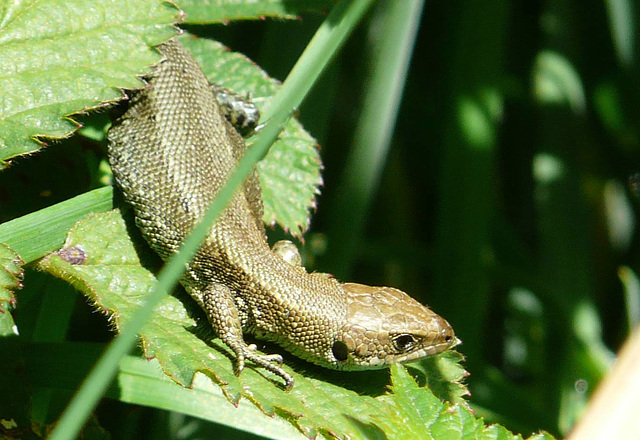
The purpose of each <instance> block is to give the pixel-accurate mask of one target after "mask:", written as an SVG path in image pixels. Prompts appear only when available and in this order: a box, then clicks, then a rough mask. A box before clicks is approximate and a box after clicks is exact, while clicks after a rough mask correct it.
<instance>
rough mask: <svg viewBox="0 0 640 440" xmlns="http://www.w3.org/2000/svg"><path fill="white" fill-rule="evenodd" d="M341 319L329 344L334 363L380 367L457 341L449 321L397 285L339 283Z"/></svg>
mask: <svg viewBox="0 0 640 440" xmlns="http://www.w3.org/2000/svg"><path fill="white" fill-rule="evenodd" d="M342 287H343V289H344V291H345V293H346V294H347V298H348V309H347V320H346V324H345V325H344V326H343V327H342V329H341V332H340V334H339V336H338V338H337V339H336V341H335V342H334V343H333V346H332V354H333V357H334V358H335V361H336V364H337V365H336V367H337V368H340V369H346V370H356V369H374V368H382V367H384V366H387V365H389V364H393V363H397V362H408V361H413V360H416V359H420V358H423V357H425V356H429V355H432V354H437V353H440V352H442V351H444V350H446V349H448V348H450V347H453V346H455V345H457V344H459V343H460V341H459V340H458V338H456V337H455V335H454V333H453V329H452V328H451V325H449V323H448V322H447V321H445V320H444V319H443V318H442V317H440V316H439V315H437V314H435V313H434V312H432V311H431V310H430V309H428V308H427V307H425V306H423V305H422V304H420V303H419V302H418V301H416V300H414V299H413V298H411V297H410V296H409V295H407V294H406V293H404V292H402V291H401V290H398V289H394V288H391V287H371V286H365V285H363V284H356V283H344V284H342Z"/></svg>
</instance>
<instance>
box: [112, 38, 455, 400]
mask: <svg viewBox="0 0 640 440" xmlns="http://www.w3.org/2000/svg"><path fill="white" fill-rule="evenodd" d="M159 50H160V51H161V52H162V54H163V55H164V59H163V61H161V62H160V63H159V64H158V65H157V66H155V68H154V70H153V73H152V74H151V75H150V77H149V78H148V82H149V86H148V87H146V88H144V89H142V90H139V91H136V92H133V93H132V94H131V100H130V104H129V107H128V110H127V111H126V113H125V114H124V115H123V116H122V117H120V118H119V119H118V120H117V121H115V123H114V125H113V127H112V128H111V129H110V131H109V134H108V138H109V160H110V163H111V167H112V169H113V172H114V175H115V178H116V182H117V184H118V185H119V187H120V189H121V190H122V192H123V194H124V196H125V199H126V200H127V201H128V202H129V203H130V204H131V205H132V206H133V209H134V213H135V219H136V224H137V225H138V227H139V228H140V230H141V231H142V234H143V236H144V237H145V239H146V240H147V242H148V243H149V245H150V246H151V248H153V249H154V250H155V251H156V252H157V253H158V254H159V255H160V256H161V257H162V258H163V259H167V258H169V257H170V256H171V255H172V254H174V253H176V252H177V250H178V248H179V246H180V244H181V243H182V241H183V240H184V239H185V238H186V237H187V235H188V234H189V232H190V231H191V230H192V229H193V227H194V225H195V224H196V223H197V222H198V221H199V220H200V219H201V218H202V217H203V215H204V212H205V210H206V209H207V207H208V205H209V204H210V203H211V201H212V200H213V199H214V198H215V197H216V195H217V194H218V192H219V191H220V189H221V188H222V187H223V185H224V183H225V181H226V179H227V176H228V175H229V174H230V172H231V170H232V169H233V168H234V167H235V165H236V164H237V162H238V159H239V158H240V157H241V156H242V154H243V153H244V150H245V143H244V140H243V138H242V137H241V136H240V135H239V134H238V132H237V131H236V130H235V129H234V128H233V126H232V125H231V124H230V123H229V122H228V121H227V120H226V119H225V118H224V116H223V115H222V113H221V110H220V107H219V104H218V102H217V101H216V98H215V94H214V91H213V90H212V88H211V86H210V84H209V83H208V81H207V79H206V78H205V76H204V74H203V73H202V71H201V70H200V68H199V66H198V65H197V63H196V62H195V60H194V59H193V57H192V56H191V54H190V53H189V52H188V51H187V50H186V49H185V48H184V47H183V46H182V45H181V44H180V43H179V42H178V41H177V40H176V39H172V40H170V41H168V42H167V43H165V44H163V45H161V46H159ZM181 283H182V285H183V286H184V287H185V289H186V290H187V292H189V294H190V295H191V296H192V297H193V298H194V299H195V300H196V301H197V302H198V304H199V305H200V307H202V308H203V309H204V310H205V312H206V314H207V317H208V319H209V321H210V323H211V325H212V326H213V328H214V330H215V331H216V332H217V334H218V335H219V337H220V338H221V339H222V341H223V342H224V343H225V344H227V345H228V346H229V347H230V348H231V350H233V352H234V353H235V355H236V371H237V372H238V373H239V372H240V371H241V370H242V369H243V367H244V363H245V361H247V360H248V361H251V362H253V363H255V364H257V365H259V366H261V367H263V368H266V369H267V370H269V371H272V372H273V373H275V374H277V375H278V376H280V377H281V378H282V379H283V380H284V381H285V386H286V387H287V388H290V387H291V386H293V378H292V377H291V375H290V374H289V373H287V372H286V371H285V370H284V369H283V368H282V365H281V363H282V357H281V356H280V355H264V354H261V353H258V352H257V351H256V350H255V348H254V347H252V346H250V345H248V344H247V343H246V342H245V341H244V338H243V332H249V333H252V334H254V335H256V336H257V337H259V338H263V339H268V340H271V341H275V342H277V343H278V344H280V345H281V346H283V347H284V348H285V349H287V350H289V351H290V352H292V353H293V354H295V355H296V356H299V357H301V358H303V359H307V360H309V361H311V362H314V363H316V364H319V365H322V366H325V367H329V368H336V369H344V370H355V369H368V368H379V367H382V366H385V365H388V364H390V363H393V362H404V361H410V360H414V359H418V358H421V357H423V356H427V355H431V354H435V353H439V352H441V351H443V350H446V349H447V348H449V347H451V346H453V345H455V344H456V343H457V342H458V341H457V339H456V338H455V336H454V334H453V330H452V329H451V326H450V325H449V324H448V323H447V322H446V321H445V320H444V319H443V318H441V317H440V316H438V315H437V314H435V313H433V312H432V311H431V310H429V309H428V308H426V307H424V306H423V305H421V304H420V303H418V302H417V301H415V300H413V299H412V298H411V297H409V296H408V295H406V294H405V293H403V292H401V291H399V290H397V289H393V288H389V287H370V286H364V285H361V284H353V283H345V284H341V283H339V282H338V281H336V280H335V279H332V278H329V277H326V276H323V275H320V274H310V273H307V272H306V270H305V269H304V268H303V267H302V266H299V265H296V264H290V263H288V262H286V261H285V259H283V258H282V257H281V256H280V255H279V254H278V253H276V252H273V251H272V250H271V249H269V247H268V244H267V241H266V236H265V232H264V226H263V224H262V200H261V191H260V186H259V182H258V179H257V176H256V174H255V172H254V174H253V175H252V176H251V177H250V178H249V179H248V180H247V182H246V183H245V185H244V187H243V188H242V190H239V191H237V193H236V194H235V195H234V197H233V199H232V200H231V202H230V203H229V205H228V206H227V207H226V209H225V210H224V211H223V213H222V214H221V216H220V217H219V218H218V220H217V221H216V223H215V224H214V225H213V226H212V227H211V230H210V232H209V235H208V237H207V238H206V239H205V241H204V243H203V244H202V246H201V248H200V249H199V251H198V252H197V254H196V256H195V257H194V259H193V261H192V262H191V263H190V264H189V267H188V269H187V271H186V273H185V274H184V276H183V278H182V280H181Z"/></svg>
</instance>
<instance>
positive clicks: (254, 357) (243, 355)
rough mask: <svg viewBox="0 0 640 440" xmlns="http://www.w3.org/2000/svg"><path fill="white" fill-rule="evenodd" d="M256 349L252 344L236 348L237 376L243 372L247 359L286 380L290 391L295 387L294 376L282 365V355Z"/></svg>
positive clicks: (286, 385) (286, 388)
mask: <svg viewBox="0 0 640 440" xmlns="http://www.w3.org/2000/svg"><path fill="white" fill-rule="evenodd" d="M256 349H257V347H256V345H255V344H251V345H245V346H244V347H238V349H237V350H234V351H235V354H236V368H235V373H236V376H237V375H239V374H240V373H241V372H242V370H243V369H244V366H245V360H248V361H250V362H253V363H254V364H256V365H258V366H259V367H262V368H264V369H265V370H269V371H271V372H272V373H274V374H276V375H278V376H280V377H281V378H282V379H283V380H284V383H285V386H284V387H285V390H287V391H289V390H290V389H291V388H292V387H293V377H292V376H291V375H290V374H289V373H287V372H286V371H284V369H283V368H282V367H281V365H282V363H283V359H282V356H281V355H279V354H261V353H258V352H257V351H256Z"/></svg>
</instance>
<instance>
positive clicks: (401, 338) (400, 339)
mask: <svg viewBox="0 0 640 440" xmlns="http://www.w3.org/2000/svg"><path fill="white" fill-rule="evenodd" d="M415 344H416V339H415V338H414V337H413V336H412V335H408V334H406V333H405V334H402V335H398V336H395V337H394V338H393V346H394V347H395V349H396V350H398V351H399V352H400V353H405V352H407V351H410V350H411V349H412V348H413V347H414V346H415Z"/></svg>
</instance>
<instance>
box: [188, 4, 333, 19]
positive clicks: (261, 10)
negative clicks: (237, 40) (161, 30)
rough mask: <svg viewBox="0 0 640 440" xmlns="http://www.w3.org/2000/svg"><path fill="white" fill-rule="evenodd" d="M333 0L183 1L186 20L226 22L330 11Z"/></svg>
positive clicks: (295, 16) (289, 16)
mask: <svg viewBox="0 0 640 440" xmlns="http://www.w3.org/2000/svg"><path fill="white" fill-rule="evenodd" d="M334 4H335V1H334V0H304V1H303V0H298V1H294V2H292V1H287V0H241V1H238V0H182V1H180V2H178V5H179V6H180V8H181V9H182V10H184V12H185V13H186V18H185V21H186V22H187V23H198V24H203V23H224V22H227V21H229V20H261V19H263V18H265V17H278V18H281V19H282V18H289V19H295V18H297V17H298V16H299V15H300V13H303V12H312V11H316V12H317V11H327V10H329V9H331V6H333V5H334Z"/></svg>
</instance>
